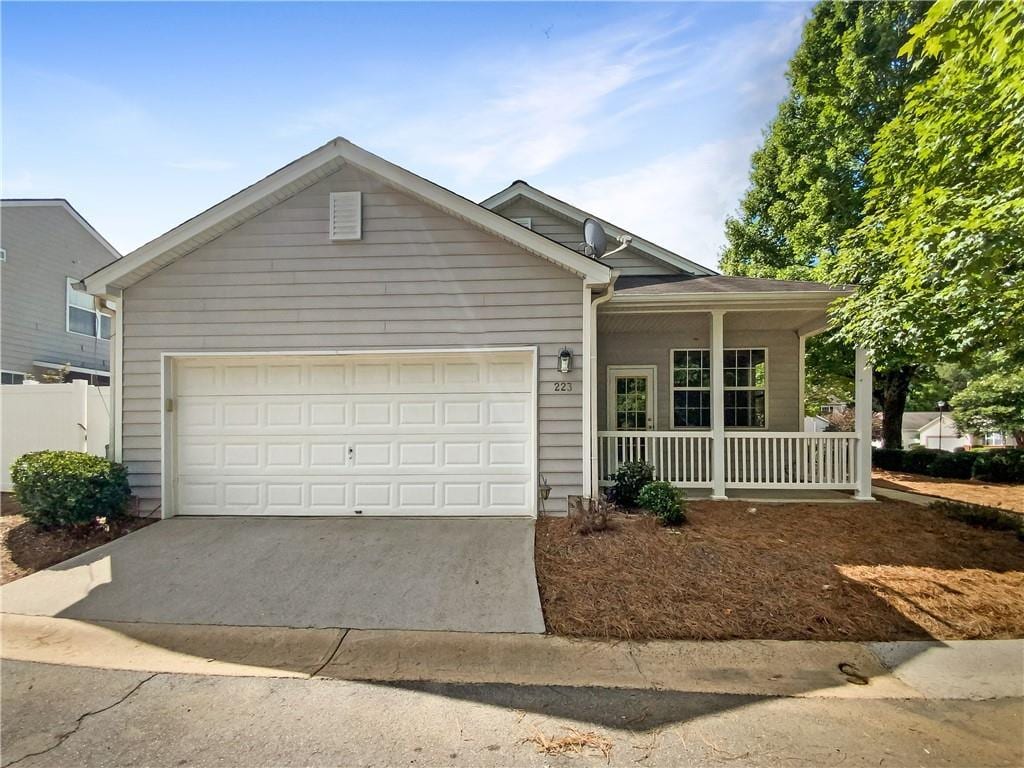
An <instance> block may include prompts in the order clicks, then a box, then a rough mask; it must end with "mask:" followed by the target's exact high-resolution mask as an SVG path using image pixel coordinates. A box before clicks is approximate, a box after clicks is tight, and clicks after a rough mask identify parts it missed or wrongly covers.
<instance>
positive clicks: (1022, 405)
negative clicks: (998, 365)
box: [952, 368, 1024, 445]
mask: <svg viewBox="0 0 1024 768" xmlns="http://www.w3.org/2000/svg"><path fill="white" fill-rule="evenodd" d="M952 405H953V408H954V411H953V421H955V422H956V425H957V427H959V428H960V430H961V431H963V432H968V433H970V434H986V433H988V432H1002V433H1004V434H1010V435H1013V436H1014V439H1015V440H1016V442H1017V445H1024V368H1019V369H1017V370H1015V371H1013V372H1011V373H1009V374H1006V373H998V372H997V373H991V374H989V375H988V376H983V377H982V378H979V379H975V380H974V381H972V382H971V383H970V384H968V385H967V386H966V387H965V388H964V389H963V390H962V391H960V392H958V393H957V394H956V395H955V396H954V397H953V400H952Z"/></svg>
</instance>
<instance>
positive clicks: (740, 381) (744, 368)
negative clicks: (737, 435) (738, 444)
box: [722, 349, 765, 427]
mask: <svg viewBox="0 0 1024 768" xmlns="http://www.w3.org/2000/svg"><path fill="white" fill-rule="evenodd" d="M722 381H723V383H724V385H725V426H727V427H763V426H764V392H765V353H764V350H763V349H727V350H725V359H724V361H723V373H722Z"/></svg>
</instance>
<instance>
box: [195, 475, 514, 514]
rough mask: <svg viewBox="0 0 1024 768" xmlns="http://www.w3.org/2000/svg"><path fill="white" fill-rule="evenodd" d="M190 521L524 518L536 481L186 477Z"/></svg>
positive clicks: (465, 477)
mask: <svg viewBox="0 0 1024 768" xmlns="http://www.w3.org/2000/svg"><path fill="white" fill-rule="evenodd" d="M183 479H184V480H185V482H184V483H183V484H182V486H181V490H180V492H179V501H178V504H179V512H180V514H184V515H189V514H192V515H261V514H262V515H302V514H305V515H339V514H357V510H358V513H360V514H367V515H372V514H380V515H402V514H407V515H413V514H415V515H438V514H449V515H451V514H455V515H458V514H465V515H510V514H523V513H522V511H521V510H522V507H523V505H524V504H526V503H527V502H528V500H529V493H530V488H531V487H532V481H531V478H530V477H529V476H524V475H522V474H520V475H510V476H507V477H493V478H490V479H488V480H482V479H481V478H480V477H479V475H468V474H467V475H454V476H451V477H449V478H447V479H445V480H443V481H440V482H438V481H437V478H436V477H432V476H419V477H417V476H409V477H395V476H387V475H375V476H367V477H349V478H344V479H338V478H320V479H316V478H308V477H306V478H295V477H291V476H288V475H267V474H265V473H264V474H256V475H251V476H244V475H231V476H226V477H225V476H209V477H186V478H183Z"/></svg>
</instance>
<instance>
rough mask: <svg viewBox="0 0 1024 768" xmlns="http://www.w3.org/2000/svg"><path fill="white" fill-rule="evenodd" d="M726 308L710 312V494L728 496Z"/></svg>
mask: <svg viewBox="0 0 1024 768" xmlns="http://www.w3.org/2000/svg"><path fill="white" fill-rule="evenodd" d="M724 345H725V312H724V311H722V310H720V309H716V310H713V311H712V312H711V498H712V499H725V498H726V495H725V382H724V381H723V377H722V369H723V368H724V367H725V353H724V350H723V347H724Z"/></svg>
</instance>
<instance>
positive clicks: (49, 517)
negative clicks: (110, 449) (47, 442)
mask: <svg viewBox="0 0 1024 768" xmlns="http://www.w3.org/2000/svg"><path fill="white" fill-rule="evenodd" d="M11 480H12V481H13V483H14V492H15V494H16V495H17V498H18V501H19V502H20V503H21V506H22V510H23V512H24V514H25V517H27V518H28V519H29V521H30V522H33V523H35V524H36V525H38V526H40V527H42V528H68V527H72V526H84V525H89V524H91V523H92V522H94V521H95V520H96V518H99V517H105V518H107V519H114V518H118V517H123V516H125V515H127V510H128V500H129V498H130V497H131V488H130V487H129V485H128V471H127V469H126V468H125V466H124V465H123V464H114V463H113V462H110V461H107V460H106V459H103V458H100V457H99V456H91V455H89V454H88V453H78V452H77V451H39V452H37V453H26V454H25V455H24V456H22V457H20V458H19V459H17V460H16V461H15V462H14V463H13V464H12V465H11Z"/></svg>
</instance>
